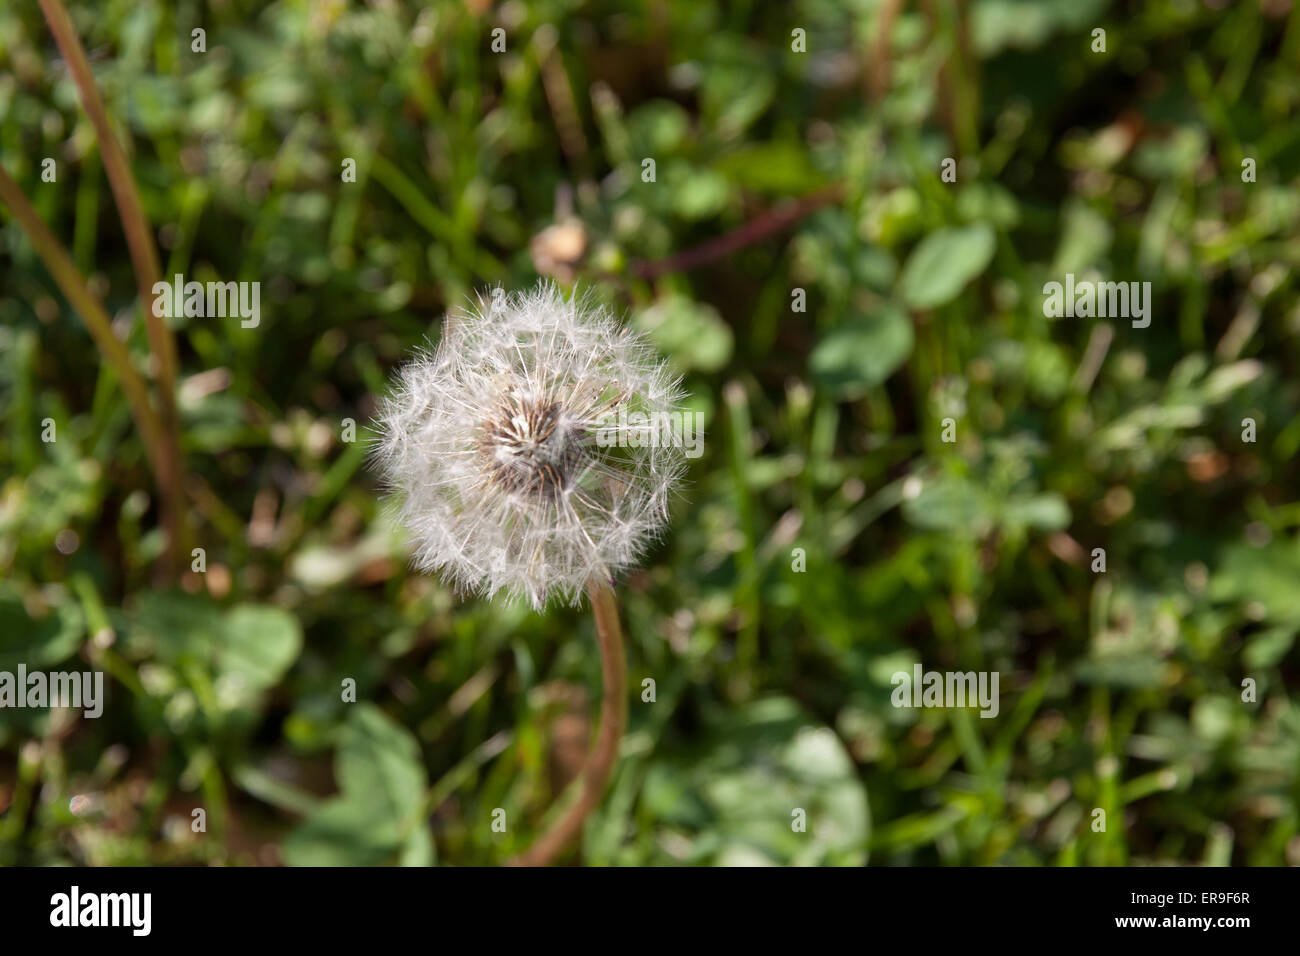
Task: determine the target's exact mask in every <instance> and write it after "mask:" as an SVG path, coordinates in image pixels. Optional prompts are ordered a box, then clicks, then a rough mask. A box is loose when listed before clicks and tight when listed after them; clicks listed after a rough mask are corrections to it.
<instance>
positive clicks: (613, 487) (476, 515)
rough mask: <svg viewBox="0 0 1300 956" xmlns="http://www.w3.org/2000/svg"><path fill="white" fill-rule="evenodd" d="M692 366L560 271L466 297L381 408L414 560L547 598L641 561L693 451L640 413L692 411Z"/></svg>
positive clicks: (387, 459) (383, 461)
mask: <svg viewBox="0 0 1300 956" xmlns="http://www.w3.org/2000/svg"><path fill="white" fill-rule="evenodd" d="M679 381H680V380H679V378H678V376H676V375H675V374H673V373H672V372H671V371H670V370H669V369H668V367H667V366H666V365H664V363H663V362H662V361H660V360H659V358H658V357H657V356H656V355H655V353H654V351H653V350H652V349H651V348H650V346H648V345H647V344H646V342H645V341H644V340H643V339H642V338H641V337H640V336H638V335H636V334H634V333H632V332H631V331H629V330H628V329H626V328H624V327H623V326H622V325H621V324H620V323H619V322H618V321H617V320H616V319H615V318H614V316H613V315H612V314H611V313H610V311H609V310H608V309H606V308H604V307H603V306H600V305H598V304H596V303H594V302H592V301H591V300H590V299H588V298H566V297H565V296H564V294H563V293H562V292H561V291H560V290H559V288H558V287H556V286H555V285H554V284H550V283H542V284H539V285H538V286H537V287H536V288H535V289H534V290H532V291H530V292H524V293H516V294H513V295H508V296H494V297H491V298H487V299H484V298H480V299H479V301H478V303H477V307H475V308H469V309H463V310H460V311H458V312H455V313H453V314H452V315H451V316H450V321H449V323H448V327H447V328H446V329H445V331H444V335H443V338H442V341H441V342H440V343H439V345H438V347H437V348H436V349H435V350H433V351H431V352H428V351H426V352H424V353H422V354H421V355H419V356H418V357H417V358H416V359H415V360H414V361H413V362H411V363H410V364H409V365H407V366H406V367H404V368H403V369H402V370H401V372H400V373H399V376H398V379H397V387H396V389H395V391H394V393H393V395H392V396H391V397H390V398H389V399H388V400H387V401H386V402H385V403H384V405H383V408H382V410H381V412H380V415H379V422H378V424H379V426H380V431H381V439H380V441H379V444H378V446H377V449H376V457H377V459H378V462H379V464H380V467H381V468H382V471H383V473H384V476H385V478H386V480H387V482H388V484H389V486H390V487H391V489H392V490H393V491H394V492H396V493H397V494H398V495H399V496H400V499H401V503H400V505H399V506H398V507H399V512H400V519H401V521H402V523H403V524H404V525H405V526H406V527H407V529H408V530H409V531H410V532H411V535H412V539H413V558H414V562H415V564H416V565H417V566H418V567H420V568H421V569H423V570H437V571H441V572H442V573H444V574H445V575H446V576H447V577H449V578H450V579H451V580H452V581H453V582H454V583H455V584H456V585H457V586H458V587H459V588H460V589H462V590H467V591H474V592H477V593H480V594H484V595H488V596H490V595H493V594H496V593H497V592H503V593H506V594H508V595H510V596H512V597H522V598H526V599H527V600H529V601H530V602H531V603H532V604H533V606H534V607H536V608H538V609H541V608H542V607H544V606H545V604H546V603H547V601H548V600H549V599H550V597H551V596H552V595H557V596H559V597H560V598H561V599H562V600H564V601H567V602H568V603H571V604H576V603H577V602H578V601H579V599H580V597H581V595H582V593H583V590H584V588H585V587H586V586H587V584H588V582H589V581H590V580H592V579H593V578H599V579H600V580H602V581H605V580H609V579H610V578H611V577H612V576H614V575H617V574H619V573H621V572H623V571H625V570H627V569H628V568H629V567H631V566H633V565H634V564H635V563H636V562H637V560H638V559H639V558H640V557H641V554H642V553H643V551H644V549H645V547H646V545H647V544H648V543H649V542H650V541H652V540H653V539H654V537H655V536H656V535H657V534H658V533H659V532H660V531H661V530H662V529H663V526H664V524H665V522H666V520H667V512H668V500H669V496H670V495H671V493H672V490H673V488H674V486H675V484H676V482H677V481H678V479H679V478H680V476H681V474H682V472H683V470H684V467H685V455H684V453H683V448H682V447H681V444H680V443H679V442H672V441H647V440H646V436H645V435H644V434H639V435H637V436H636V438H635V439H633V438H632V437H631V436H630V435H629V434H628V433H630V432H633V431H635V430H637V428H638V426H636V425H632V426H629V425H628V424H627V422H628V421H629V419H630V420H632V421H639V422H645V421H652V422H654V421H660V420H662V419H661V417H660V416H675V415H680V414H682V413H681V410H680V402H681V399H682V392H681V390H680V386H679ZM620 413H622V414H620ZM643 416H645V417H643ZM640 428H641V429H642V431H643V430H644V426H643V425H642V426H640Z"/></svg>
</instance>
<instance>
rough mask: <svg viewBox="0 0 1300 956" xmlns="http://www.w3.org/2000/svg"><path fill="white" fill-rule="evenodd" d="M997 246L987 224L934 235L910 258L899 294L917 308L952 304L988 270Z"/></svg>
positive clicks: (991, 229)
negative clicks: (962, 291) (972, 281)
mask: <svg viewBox="0 0 1300 956" xmlns="http://www.w3.org/2000/svg"><path fill="white" fill-rule="evenodd" d="M996 247H997V237H996V235H995V234H994V232H993V227H992V226H989V225H987V224H986V223H976V224H975V225H972V226H963V227H960V228H945V229H940V230H938V231H937V232H932V233H930V234H929V235H928V236H926V237H925V238H924V239H922V240H921V241H920V242H919V243H917V246H916V248H915V249H913V250H912V254H911V255H910V256H909V257H908V259H907V264H906V265H905V266H904V267H903V276H902V278H901V279H900V280H899V286H898V289H899V294H900V295H901V296H902V298H903V301H904V302H906V303H907V305H908V306H910V307H911V308H914V309H933V308H935V307H936V306H940V305H944V304H945V303H948V302H951V301H952V300H953V299H955V298H957V296H958V295H959V294H960V293H961V290H962V289H963V288H965V286H966V283H968V282H970V281H971V280H972V279H974V278H975V277H976V276H978V275H979V274H980V273H981V272H983V271H984V270H985V269H986V268H987V267H988V264H989V262H990V261H992V259H993V251H994V249H995V248H996Z"/></svg>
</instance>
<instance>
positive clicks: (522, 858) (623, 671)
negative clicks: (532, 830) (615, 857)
mask: <svg viewBox="0 0 1300 956" xmlns="http://www.w3.org/2000/svg"><path fill="white" fill-rule="evenodd" d="M587 596H588V597H589V598H590V599H591V609H592V611H593V613H594V614H595V617H596V638H597V640H598V641H599V642H600V664H601V673H602V677H603V681H604V685H605V691H604V699H603V700H602V701H601V707H600V736H599V737H598V738H597V739H596V746H595V749H593V750H592V752H591V755H590V756H589V757H588V758H587V762H586V764H585V765H584V767H583V769H582V791H581V793H580V794H579V795H578V800H577V802H576V803H574V805H573V806H572V807H570V808H569V809H568V810H567V811H566V812H565V814H564V816H563V817H561V818H560V819H559V821H558V822H557V823H556V824H555V825H554V826H553V827H551V829H550V830H548V831H546V833H544V834H542V835H541V836H540V837H538V838H537V841H536V842H535V843H534V844H533V845H532V846H531V847H529V848H528V849H527V850H526V851H524V852H523V853H521V854H520V855H519V856H517V857H515V858H514V859H513V860H511V861H510V865H511V866H545V865H546V864H548V863H550V862H551V861H552V860H554V859H555V857H556V856H557V855H558V854H559V853H560V852H561V851H562V850H563V849H564V848H565V847H566V846H568V845H569V844H570V843H571V842H572V841H573V840H574V838H575V837H577V835H578V834H579V833H580V832H581V830H582V825H583V823H585V822H586V819H587V817H588V816H589V815H590V814H591V811H592V810H594V809H595V808H596V807H597V806H598V805H599V804H600V800H601V797H603V796H604V794H605V787H606V785H607V784H608V783H609V776H610V773H611V772H612V771H613V769H614V761H615V760H616V759H617V757H618V745H619V741H620V740H622V738H623V730H624V728H625V727H626V725H627V661H626V658H625V657H624V654H623V632H622V629H621V628H620V627H619V623H618V604H617V602H616V601H615V600H614V592H613V591H612V590H610V587H609V585H608V584H606V583H605V582H604V581H600V580H597V579H595V578H593V579H592V580H591V583H590V584H588V585H587Z"/></svg>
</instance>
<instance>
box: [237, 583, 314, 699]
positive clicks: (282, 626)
mask: <svg viewBox="0 0 1300 956" xmlns="http://www.w3.org/2000/svg"><path fill="white" fill-rule="evenodd" d="M221 631H222V640H221V643H220V645H219V647H218V648H217V669H218V671H219V672H221V673H223V674H232V675H238V676H239V677H242V678H243V679H244V681H245V682H246V683H247V685H248V686H250V687H253V688H257V689H264V688H267V687H272V686H274V685H275V684H276V683H277V682H278V681H279V680H280V678H281V677H283V676H284V672H285V671H286V670H288V669H289V666H290V665H291V664H292V663H293V662H294V661H295V660H296V659H297V657H298V653H299V651H301V650H302V630H301V628H300V627H299V626H298V620H297V618H295V617H294V616H293V615H292V614H290V613H289V612H288V611H285V610H282V609H280V608H278V607H270V606H268V605H263V604H241V605H239V606H237V607H234V608H232V609H231V610H230V611H228V612H227V613H226V616H225V619H224V620H223V621H222V627H221Z"/></svg>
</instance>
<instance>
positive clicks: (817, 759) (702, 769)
mask: <svg viewBox="0 0 1300 956" xmlns="http://www.w3.org/2000/svg"><path fill="white" fill-rule="evenodd" d="M711 723H715V726H713V727H712V728H711V730H710V732H708V733H705V734H704V735H703V739H706V740H707V739H713V740H719V741H725V742H726V743H725V744H724V745H722V746H719V747H717V748H716V749H714V750H713V751H711V752H709V753H707V754H706V755H704V756H703V757H701V758H700V759H699V760H698V761H696V762H695V763H693V764H692V765H690V766H687V767H677V766H674V765H672V764H669V763H659V764H656V765H654V766H653V767H652V769H651V772H650V774H649V775H648V777H647V785H646V790H647V794H646V799H647V801H648V803H647V804H646V807H645V808H646V809H647V810H648V811H651V812H653V813H654V814H655V816H656V817H657V818H658V819H660V820H662V821H663V822H665V823H668V824H669V825H670V826H671V828H672V830H673V831H674V832H675V833H676V834H677V839H678V840H679V842H680V840H681V839H682V836H681V831H682V830H683V829H684V830H687V831H689V832H691V833H692V834H693V838H692V841H691V846H692V849H693V851H694V859H693V862H697V863H712V864H717V865H728V864H731V865H755V864H773V863H777V864H793V865H823V864H829V865H850V866H857V865H861V864H863V863H865V862H866V860H867V850H866V848H867V843H868V841H869V838H870V831H871V813H870V808H869V805H868V802H867V792H866V788H865V787H863V785H862V782H861V781H860V780H859V779H858V776H857V773H856V771H855V768H854V766H853V761H852V759H851V758H850V757H849V755H848V753H847V752H846V751H845V749H844V745H843V744H842V743H841V742H840V740H839V738H838V737H837V736H836V735H835V732H834V731H832V730H831V729H830V728H829V727H826V726H823V725H820V724H818V723H816V722H814V721H811V720H810V719H809V718H808V717H807V715H806V714H804V713H803V711H802V710H801V709H800V707H799V705H798V704H797V703H795V702H794V701H792V700H789V699H786V698H776V697H774V698H767V699H765V700H760V701H756V702H754V703H752V704H750V705H748V706H746V707H744V708H742V709H741V710H740V711H738V712H736V713H734V714H728V715H726V716H720V717H717V718H714V721H711ZM795 810H800V811H803V817H802V819H803V821H804V823H805V825H806V827H807V829H806V831H797V830H795V828H794V827H793V826H792V823H794V822H795V821H796V820H797V819H798V818H797V817H796V816H795V815H794V811H795Z"/></svg>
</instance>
